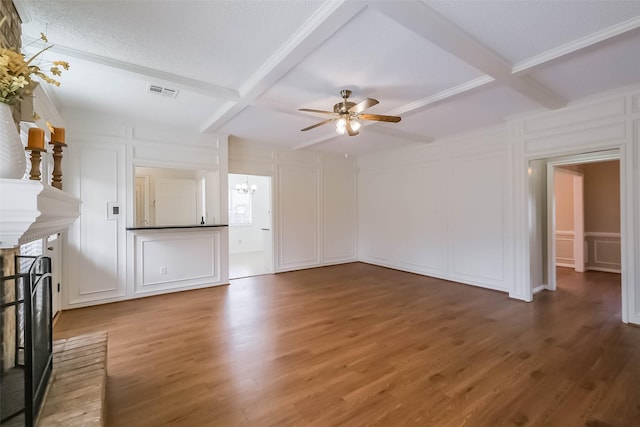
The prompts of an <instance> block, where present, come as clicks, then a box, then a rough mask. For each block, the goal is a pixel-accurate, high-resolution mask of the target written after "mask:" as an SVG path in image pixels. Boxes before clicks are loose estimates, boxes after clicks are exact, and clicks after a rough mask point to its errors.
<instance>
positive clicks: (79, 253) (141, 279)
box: [63, 113, 228, 308]
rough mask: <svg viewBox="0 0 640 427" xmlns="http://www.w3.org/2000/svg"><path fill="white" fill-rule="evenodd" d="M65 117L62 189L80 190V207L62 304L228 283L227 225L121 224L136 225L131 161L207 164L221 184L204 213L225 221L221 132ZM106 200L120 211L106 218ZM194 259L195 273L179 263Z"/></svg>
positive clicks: (76, 192) (185, 166) (75, 192)
mask: <svg viewBox="0 0 640 427" xmlns="http://www.w3.org/2000/svg"><path fill="white" fill-rule="evenodd" d="M65 119H66V121H67V141H68V147H67V149H66V150H65V159H64V160H65V162H64V164H65V172H64V173H65V180H64V181H65V191H69V192H70V193H71V194H72V195H76V196H78V197H80V199H81V200H82V207H81V215H80V218H79V219H78V221H76V222H75V223H74V224H73V226H72V227H71V229H70V231H69V244H68V245H67V248H66V253H65V271H66V273H67V274H66V277H67V278H68V283H67V286H66V287H65V289H66V293H63V306H64V307H65V308H72V307H78V306H83V305H92V304H98V303H104V302H110V301H117V300H121V299H129V298H135V297H139V296H146V295H152V294H157V293H164V292H170V291H173V290H177V289H192V288H197V287H203V286H211V285H216V284H223V283H228V230H227V228H226V227H222V228H202V229H195V230H189V231H181V232H178V231H175V230H173V231H172V232H171V233H169V234H167V231H165V230H158V231H151V230H145V231H131V230H130V231H127V230H126V227H132V226H134V212H133V206H134V205H135V203H134V178H135V171H134V165H138V166H154V167H174V168H181V169H197V170H208V171H209V172H208V173H210V174H213V175H215V177H214V178H215V182H219V183H220V184H219V188H216V189H214V190H215V191H213V192H212V194H213V197H212V198H213V199H215V204H214V205H211V206H210V208H209V209H208V214H209V213H210V214H211V215H212V216H214V217H216V218H218V219H219V220H220V221H221V222H222V223H226V221H227V199H226V188H227V180H226V177H227V140H226V137H222V136H217V135H201V134H186V133H185V132H183V131H181V130H179V129H160V128H158V126H157V125H155V126H154V125H146V124H139V123H128V122H126V121H118V120H115V119H113V120H109V118H105V117H91V116H87V115H84V114H80V113H75V114H74V113H67V114H66V115H65ZM176 141H180V143H181V144H176V143H175V142H176ZM221 195H224V197H221ZM108 202H117V203H118V204H119V206H120V215H119V216H118V217H116V218H113V219H109V218H108V216H107V203H108ZM208 203H209V202H208ZM168 241H171V242H172V244H171V245H169V244H167V242H168ZM203 256H204V258H203ZM192 260H199V262H198V265H199V267H198V268H197V269H195V270H197V271H196V272H195V273H194V271H192V270H193V269H187V268H185V266H189V265H191V264H190V262H191V261H192ZM188 270H189V271H188Z"/></svg>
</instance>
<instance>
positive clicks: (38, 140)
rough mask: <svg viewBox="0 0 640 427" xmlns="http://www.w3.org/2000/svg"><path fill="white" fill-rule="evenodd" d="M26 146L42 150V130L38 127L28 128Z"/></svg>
mask: <svg viewBox="0 0 640 427" xmlns="http://www.w3.org/2000/svg"><path fill="white" fill-rule="evenodd" d="M27 148H29V149H34V148H35V149H39V150H44V130H42V129H40V128H29V141H28V142H27Z"/></svg>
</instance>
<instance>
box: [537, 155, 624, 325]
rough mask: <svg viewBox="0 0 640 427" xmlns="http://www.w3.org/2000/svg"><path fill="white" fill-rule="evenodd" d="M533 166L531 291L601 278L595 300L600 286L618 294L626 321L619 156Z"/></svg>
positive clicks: (565, 159) (548, 161)
mask: <svg viewBox="0 0 640 427" xmlns="http://www.w3.org/2000/svg"><path fill="white" fill-rule="evenodd" d="M529 166H530V168H529V175H530V181H529V182H530V196H531V197H530V219H531V222H530V224H531V229H530V242H531V246H530V253H531V284H532V288H533V289H534V291H535V292H539V291H541V290H544V289H546V290H551V291H555V290H556V288H559V289H564V288H565V287H566V288H569V287H571V283H572V282H575V281H576V280H580V281H585V282H591V281H593V280H596V279H597V280H596V281H597V283H598V284H599V286H600V287H599V288H598V287H595V286H594V288H593V292H594V296H596V297H597V293H598V292H599V291H598V289H600V290H602V286H609V287H612V288H613V289H615V291H616V292H617V294H618V295H621V298H620V299H619V301H618V304H617V307H618V310H619V311H618V312H619V313H620V312H622V319H623V321H625V310H624V307H625V304H626V300H625V298H626V293H625V292H621V287H622V285H621V283H624V281H623V280H622V276H621V275H622V274H624V273H623V271H624V269H623V261H622V260H623V259H624V257H623V256H622V255H623V250H622V248H623V240H624V235H623V233H622V232H621V200H620V194H621V191H620V186H621V171H620V161H619V152H618V151H617V150H612V151H605V152H599V153H598V152H596V153H586V154H582V155H575V156H567V157H560V158H553V159H541V160H535V161H531V162H530V164H529ZM581 275H582V276H581ZM592 279H593V280H592Z"/></svg>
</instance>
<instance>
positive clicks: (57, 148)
mask: <svg viewBox="0 0 640 427" xmlns="http://www.w3.org/2000/svg"><path fill="white" fill-rule="evenodd" d="M49 144H50V145H53V173H52V175H53V178H52V179H51V186H52V187H55V188H57V189H58V190H62V148H63V147H66V146H67V144H65V143H64V142H50V143H49Z"/></svg>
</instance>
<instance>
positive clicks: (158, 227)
mask: <svg viewBox="0 0 640 427" xmlns="http://www.w3.org/2000/svg"><path fill="white" fill-rule="evenodd" d="M228 226H229V225H228V224H194V225H152V226H146V227H127V230H128V231H139V230H176V229H177V230H179V229H182V228H189V229H191V228H215V227H228Z"/></svg>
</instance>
